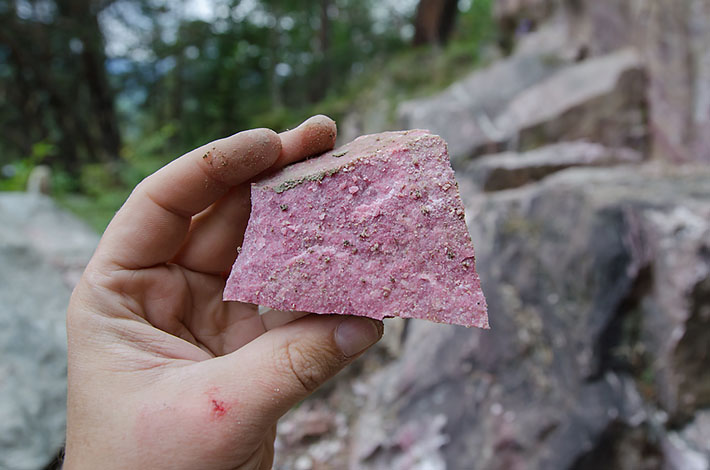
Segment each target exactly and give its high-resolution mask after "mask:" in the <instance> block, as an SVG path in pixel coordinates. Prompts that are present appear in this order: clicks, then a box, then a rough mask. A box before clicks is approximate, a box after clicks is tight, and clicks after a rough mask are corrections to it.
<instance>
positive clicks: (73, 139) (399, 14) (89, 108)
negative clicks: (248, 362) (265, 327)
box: [0, 0, 710, 470]
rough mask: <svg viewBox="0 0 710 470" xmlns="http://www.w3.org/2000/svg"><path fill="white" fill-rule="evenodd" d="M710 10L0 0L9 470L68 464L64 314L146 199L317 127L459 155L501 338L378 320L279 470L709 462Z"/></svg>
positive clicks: (590, 4) (529, 0)
mask: <svg viewBox="0 0 710 470" xmlns="http://www.w3.org/2000/svg"><path fill="white" fill-rule="evenodd" d="M709 45H710V3H708V2H707V1H706V0H381V1H375V0H360V1H356V0H319V1H314V2H302V1H286V0H278V1H277V0H274V1H268V2H267V1H263V0H261V1H260V0H241V1H240V0H175V1H164V0H103V1H101V0H95V1H91V0H62V1H55V0H0V469H4V468H7V469H52V468H56V465H57V464H56V462H57V460H56V459H57V456H58V455H61V448H62V442H63V434H64V425H65V410H64V406H65V404H64V400H65V398H66V390H65V387H66V364H65V361H66V345H65V330H64V311H65V309H66V305H67V302H68V299H69V295H70V292H71V289H72V288H73V286H74V285H75V283H76V281H77V280H78V278H79V276H80V275H81V271H82V269H83V267H84V265H85V264H86V262H87V260H88V258H89V256H90V255H91V252H92V251H93V249H94V247H95V246H96V243H97V241H98V237H99V235H100V233H101V232H102V231H103V229H104V228H105V226H106V224H107V223H108V221H109V220H110V218H111V216H112V215H113V213H114V212H115V211H116V210H117V208H118V207H120V205H121V204H122V202H123V201H124V200H125V198H126V197H127V195H128V194H129V192H130V191H131V189H132V188H133V187H134V186H135V185H136V184H137V183H138V182H139V181H140V180H141V179H142V178H144V177H145V176H147V175H149V174H150V173H152V172H153V171H155V170H156V169H157V168H159V167H161V166H162V165H164V164H165V163H167V162H168V161H170V160H172V159H173V158H175V157H176V156H178V155H180V154H182V153H184V152H186V151H188V150H190V149H192V148H194V147H197V146H199V145H201V144H204V143H206V142H209V141H210V140H213V139H216V138H220V137H224V136H226V135H230V134H232V133H234V132H237V131H240V130H243V129H248V128H252V127H271V128H274V129H276V130H284V129H287V128H291V127H294V126H296V125H297V124H298V123H299V122H301V121H302V120H303V119H305V118H306V117H308V116H310V115H312V114H315V113H325V114H328V115H330V116H332V117H333V118H335V119H336V120H337V121H338V124H339V142H340V143H345V142H347V141H349V140H351V139H353V138H354V137H356V136H358V135H360V134H363V133H374V132H379V131H383V130H394V129H407V128H428V129H431V130H432V131H433V132H435V133H438V134H440V135H442V136H443V137H444V138H445V139H446V140H447V141H448V143H449V151H450V156H451V159H452V164H453V166H454V169H455V170H456V176H457V179H458V181H459V184H460V188H461V193H462V198H463V200H464V203H465V205H466V209H467V217H466V221H467V224H468V227H469V230H470V232H471V234H472V237H473V240H474V244H475V246H476V250H477V268H478V271H479V273H480V276H481V279H482V284H483V289H484V292H485V294H486V297H487V300H488V303H489V310H490V322H491V327H492V330H491V331H486V332H483V331H479V330H469V329H465V328H459V327H452V326H447V325H436V324H431V323H428V322H423V321H412V320H406V321H405V320H401V319H392V320H389V321H387V324H386V334H385V337H384V339H383V341H382V342H381V343H380V344H379V345H378V346H377V347H376V348H375V349H373V350H372V351H370V352H368V354H366V355H365V356H363V357H362V358H361V359H360V360H359V361H358V362H357V363H356V364H354V365H353V366H351V367H350V368H348V370H346V371H344V372H343V373H341V374H340V375H339V376H338V377H336V378H335V379H334V380H332V381H331V382H330V383H329V384H327V385H326V386H324V387H323V388H322V389H320V390H319V391H318V392H317V393H316V395H315V396H314V397H313V398H311V399H309V400H307V401H305V402H303V403H302V404H301V405H299V406H298V407H296V408H295V409H294V410H292V411H291V412H289V414H288V415H287V416H286V417H285V419H284V420H283V422H282V424H281V426H280V429H279V435H278V438H277V459H276V462H275V468H277V469H284V470H286V469H296V470H307V469H317V470H325V469H346V468H347V469H362V470H370V469H372V470H379V469H393V470H408V469H418V470H425V469H426V470H440V469H441V470H443V469H453V470H459V469H461V470H468V469H501V470H508V469H513V470H516V469H563V470H591V469H600V468H603V469H612V470H613V469H642V470H643V469H648V470H655V469H659V470H665V469H674V470H676V469H677V470H709V469H710V47H708V46H709Z"/></svg>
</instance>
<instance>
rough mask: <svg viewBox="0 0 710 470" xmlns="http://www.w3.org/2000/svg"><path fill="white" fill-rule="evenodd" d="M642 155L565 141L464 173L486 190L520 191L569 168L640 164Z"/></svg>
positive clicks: (475, 164) (486, 161)
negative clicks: (525, 186)
mask: <svg viewBox="0 0 710 470" xmlns="http://www.w3.org/2000/svg"><path fill="white" fill-rule="evenodd" d="M642 159H643V158H642V155H641V154H640V153H639V152H636V151H634V150H631V149H627V148H608V147H605V146H603V145H600V144H593V143H590V142H581V141H579V142H562V143H559V144H552V145H546V146H544V147H540V148H538V149H535V150H531V151H529V152H524V153H517V152H505V153H500V154H495V155H487V156H485V157H481V158H478V159H476V160H474V161H472V162H471V163H470V164H469V165H468V167H467V168H466V170H465V172H464V175H465V176H464V177H465V178H467V179H470V180H471V182H473V183H474V184H475V185H476V186H478V187H479V188H480V189H482V190H484V191H500V190H504V189H510V188H517V187H520V186H523V185H525V184H528V183H532V182H534V181H539V180H541V179H543V178H545V177H547V176H549V175H551V174H553V173H556V172H558V171H561V170H564V169H566V168H571V167H578V166H613V165H623V164H632V163H641V161H642Z"/></svg>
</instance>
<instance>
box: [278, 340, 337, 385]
mask: <svg viewBox="0 0 710 470" xmlns="http://www.w3.org/2000/svg"><path fill="white" fill-rule="evenodd" d="M327 356H328V353H327V352H325V351H321V350H318V349H317V348H314V347H309V346H306V345H303V344H299V343H298V342H295V341H294V342H288V343H286V344H285V345H284V346H283V351H281V354H280V357H281V358H282V359H281V362H282V368H283V369H284V372H285V373H286V374H287V375H290V376H292V377H293V378H294V379H295V382H296V383H297V384H298V386H300V387H301V388H302V391H303V392H305V393H312V392H313V391H315V390H316V389H317V388H318V387H319V386H320V385H321V384H322V383H323V382H325V381H326V380H327V379H328V378H329V377H330V376H331V375H332V373H333V369H334V367H333V366H332V365H331V364H329V361H328V360H327V359H326V357H327Z"/></svg>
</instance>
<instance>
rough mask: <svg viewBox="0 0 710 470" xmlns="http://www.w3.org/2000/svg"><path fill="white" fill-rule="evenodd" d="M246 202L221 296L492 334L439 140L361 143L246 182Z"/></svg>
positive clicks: (373, 138)
mask: <svg viewBox="0 0 710 470" xmlns="http://www.w3.org/2000/svg"><path fill="white" fill-rule="evenodd" d="M251 197H252V210H251V217H250V219H249V224H248V226H247V229H246V233H245V236H244V243H243V245H242V249H241V254H240V255H239V256H238V258H237V260H236V262H235V263H234V267H233V268H232V273H231V275H230V277H229V279H228V281H227V286H226V288H225V291H224V299H225V300H239V301H242V302H250V303H254V304H259V305H264V306H268V307H271V308H276V309H281V310H303V311H307V312H313V313H338V314H349V315H361V316H366V317H370V318H375V319H382V318H384V317H402V318H423V319H427V320H433V321H436V322H441V323H451V324H456V325H464V326H477V327H479V328H488V316H487V314H486V301H485V299H484V297H483V292H482V291H481V286H480V281H479V279H478V275H477V274H476V270H475V267H474V254H473V244H472V243H471V237H470V235H469V233H468V230H467V228H466V224H465V222H464V207H463V203H462V202H461V198H460V196H459V194H458V186H457V184H456V180H455V179H454V172H453V170H452V169H451V165H450V163H449V158H448V153H447V150H446V143H445V142H444V141H443V139H441V137H438V136H435V135H432V134H430V133H429V132H428V131H422V130H412V131H405V132H387V133H383V134H375V135H369V136H362V137H359V138H358V139H356V140H354V141H353V142H351V143H350V144H347V145H345V146H344V147H341V148H339V149H337V150H333V151H330V152H327V153H325V154H323V155H322V156H319V157H317V158H312V159H310V160H306V161H303V162H300V163H296V164H293V165H290V166H288V167H286V168H284V169H283V170H281V171H280V172H278V173H276V174H274V175H272V176H270V177H268V178H266V179H263V180H261V181H259V182H256V183H254V184H252V188H251Z"/></svg>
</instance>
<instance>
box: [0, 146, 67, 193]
mask: <svg viewBox="0 0 710 470" xmlns="http://www.w3.org/2000/svg"><path fill="white" fill-rule="evenodd" d="M54 152H55V147H54V145H53V144H51V143H49V142H47V141H39V142H36V143H35V144H33V145H32V148H31V153H30V155H28V156H27V157H26V158H24V159H19V160H16V161H15V162H12V163H8V164H5V165H3V176H5V177H4V178H2V177H0V191H24V190H25V188H27V180H28V178H29V177H30V173H32V170H33V169H34V168H35V167H36V166H37V165H39V164H41V163H44V161H45V159H46V158H47V156H48V155H51V154H52V153H54Z"/></svg>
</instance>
